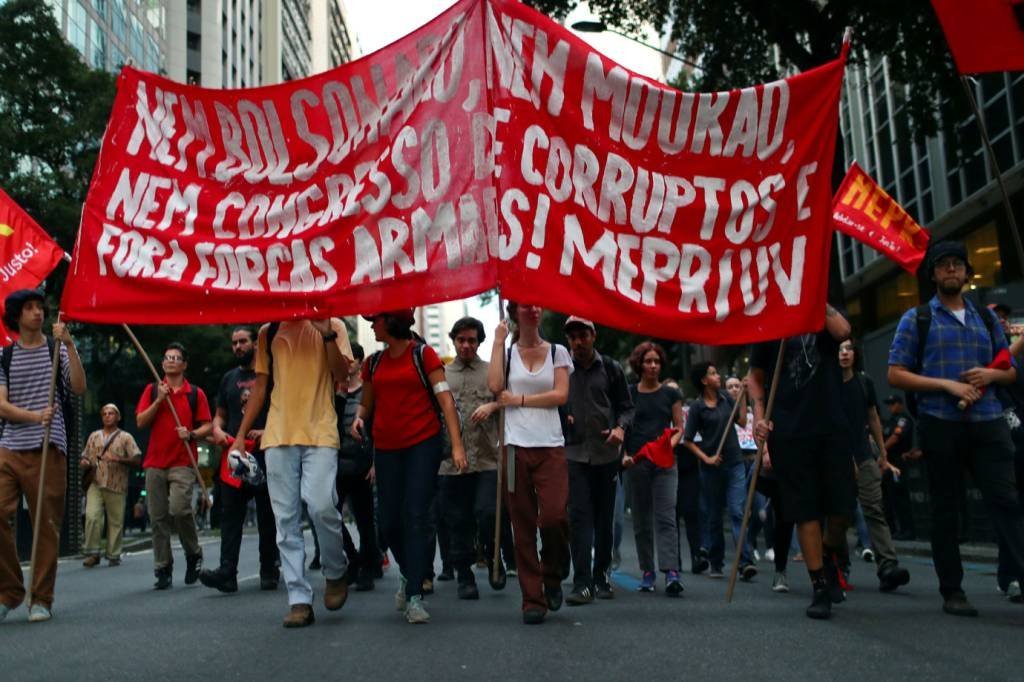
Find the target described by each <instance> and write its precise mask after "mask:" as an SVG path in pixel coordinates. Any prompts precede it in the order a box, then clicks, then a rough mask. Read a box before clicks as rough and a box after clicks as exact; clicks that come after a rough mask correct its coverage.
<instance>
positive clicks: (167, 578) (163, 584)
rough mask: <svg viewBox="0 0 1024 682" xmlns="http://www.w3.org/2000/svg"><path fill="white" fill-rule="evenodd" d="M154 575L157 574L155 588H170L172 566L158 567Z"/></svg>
mask: <svg viewBox="0 0 1024 682" xmlns="http://www.w3.org/2000/svg"><path fill="white" fill-rule="evenodd" d="M154 575H156V582H155V583H153V589H154V590H166V589H169V588H170V586H171V582H172V579H171V567H170V566H164V567H163V568H158V569H156V571H154Z"/></svg>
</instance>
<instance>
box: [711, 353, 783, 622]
mask: <svg viewBox="0 0 1024 682" xmlns="http://www.w3.org/2000/svg"><path fill="white" fill-rule="evenodd" d="M785 355H786V339H779V355H778V357H777V358H776V359H775V371H774V372H772V385H771V388H769V389H768V405H767V406H766V407H765V411H764V420H765V421H766V422H767V421H771V418H772V410H773V409H774V408H775V392H776V390H777V389H778V388H779V374H781V373H782V359H783V357H785ZM736 402H737V404H738V403H739V401H738V400H737V401H736ZM767 445H768V440H767V439H765V440H763V441H761V442H760V443H758V444H757V455H756V456H755V457H754V469H753V470H752V471H751V472H750V485H749V486H747V501H746V503H745V504H744V505H743V523H742V524H741V525H740V534H739V540H740V546H739V547H737V548H736V556H734V557H733V559H732V569H731V570H730V572H729V587H728V589H727V590H726V592H725V601H726V603H727V604H731V603H732V593H733V591H734V590H735V589H736V575H737V573H738V572H739V568H740V555H741V554H742V553H743V551H742V548H743V542H744V540H745V538H746V537H747V526H748V525H749V524H750V508H751V507H752V506H753V504H754V492H755V491H756V489H757V476H758V474H759V473H761V459H762V458H763V457H764V449H765V447H766V446H767Z"/></svg>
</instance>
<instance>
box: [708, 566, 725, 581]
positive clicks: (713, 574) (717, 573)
mask: <svg viewBox="0 0 1024 682" xmlns="http://www.w3.org/2000/svg"><path fill="white" fill-rule="evenodd" d="M708 577H709V578H711V579H713V580H721V579H722V578H724V577H725V573H723V572H722V567H721V566H712V567H711V570H710V571H708Z"/></svg>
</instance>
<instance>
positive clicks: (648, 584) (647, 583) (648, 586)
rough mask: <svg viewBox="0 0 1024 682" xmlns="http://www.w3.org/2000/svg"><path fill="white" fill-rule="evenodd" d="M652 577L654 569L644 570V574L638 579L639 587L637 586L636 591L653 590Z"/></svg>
mask: <svg viewBox="0 0 1024 682" xmlns="http://www.w3.org/2000/svg"><path fill="white" fill-rule="evenodd" d="M654 578H655V576H654V571H644V575H643V577H642V578H641V579H640V587H638V588H637V591H639V592H654Z"/></svg>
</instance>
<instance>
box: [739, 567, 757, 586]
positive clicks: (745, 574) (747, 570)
mask: <svg viewBox="0 0 1024 682" xmlns="http://www.w3.org/2000/svg"><path fill="white" fill-rule="evenodd" d="M755 576H757V566H755V565H754V564H747V565H745V566H741V567H740V577H741V578H742V579H743V581H744V582H748V583H749V582H750V581H751V580H753V579H754V577H755Z"/></svg>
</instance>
